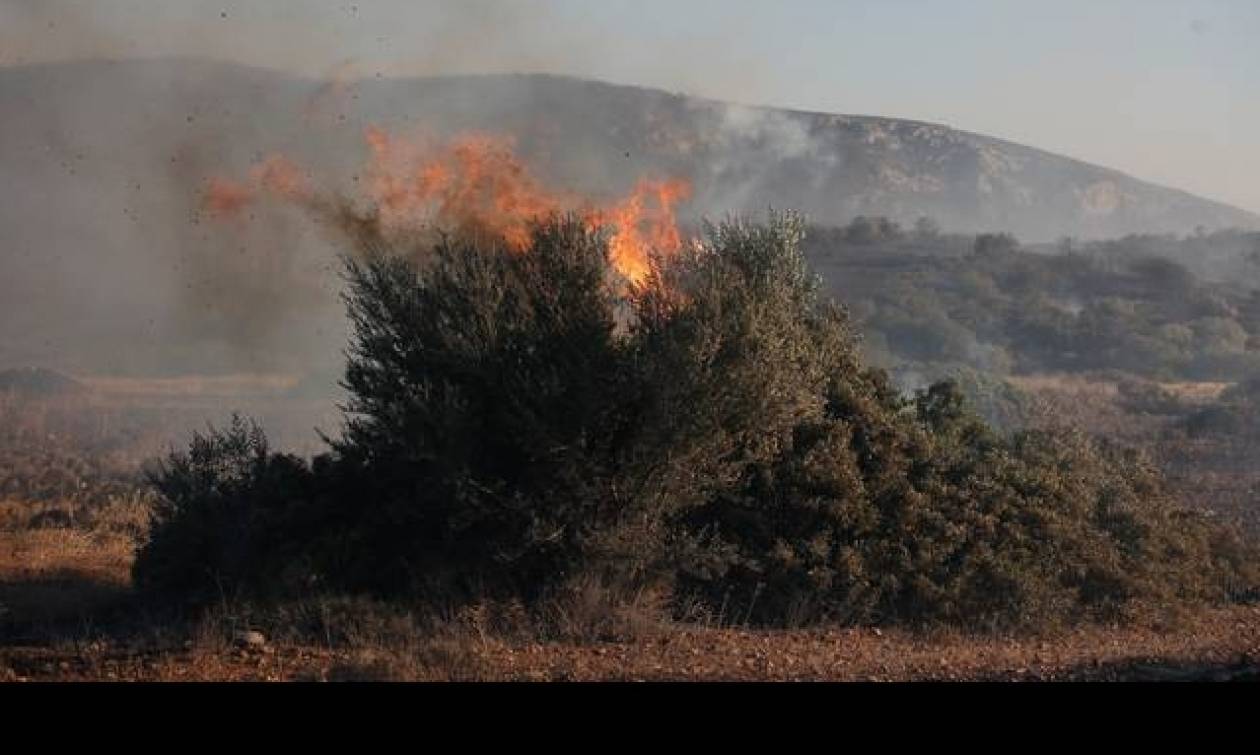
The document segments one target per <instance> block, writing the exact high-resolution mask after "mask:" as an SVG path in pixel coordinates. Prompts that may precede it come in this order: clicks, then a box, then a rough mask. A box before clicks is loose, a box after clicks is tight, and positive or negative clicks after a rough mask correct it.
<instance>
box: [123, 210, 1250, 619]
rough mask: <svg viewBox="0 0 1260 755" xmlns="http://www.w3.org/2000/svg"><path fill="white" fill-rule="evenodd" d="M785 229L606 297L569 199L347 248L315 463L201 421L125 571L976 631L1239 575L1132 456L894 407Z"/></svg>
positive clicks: (932, 406)
mask: <svg viewBox="0 0 1260 755" xmlns="http://www.w3.org/2000/svg"><path fill="white" fill-rule="evenodd" d="M802 234H803V226H802V224H801V222H800V220H799V219H798V218H797V217H796V216H794V215H791V214H784V215H779V214H774V215H772V216H771V218H770V221H769V223H767V224H753V223H747V222H742V221H732V222H727V223H723V224H722V225H720V226H717V227H714V228H710V229H709V231H708V236H707V241H706V242H705V243H703V244H699V245H696V246H695V247H694V248H689V249H687V250H686V251H684V252H682V253H681V254H679V255H678V256H676V257H675V258H673V259H671V260H669V261H668V262H665V263H661V264H658V265H657V266H656V267H655V268H654V271H653V274H652V275H651V276H650V278H649V279H648V280H647V281H646V282H644V283H643V284H642V285H639V286H633V287H630V288H629V289H627V287H626V285H625V283H624V281H621V280H620V279H619V278H618V277H617V276H616V274H615V273H614V272H613V271H612V269H611V267H610V265H609V263H608V256H607V247H606V244H605V241H604V238H603V236H602V235H601V234H599V233H596V232H592V231H590V230H588V229H586V228H585V227H584V226H583V225H582V224H581V223H579V222H577V221H575V220H572V219H557V220H553V221H549V222H546V223H542V224H540V225H539V226H538V227H537V229H536V231H535V234H534V237H533V243H532V244H531V245H530V248H529V250H528V251H527V252H525V253H517V252H512V251H509V250H507V249H505V248H502V247H500V246H496V245H493V244H489V245H487V244H484V243H482V244H475V243H472V242H469V241H467V240H461V239H445V240H443V241H441V242H440V243H438V244H437V245H436V248H435V249H433V251H432V253H431V254H427V255H418V254H415V253H414V252H415V250H408V251H409V253H406V254H387V253H381V252H373V253H370V254H367V255H366V256H365V257H363V258H360V259H356V260H352V261H349V262H348V263H347V271H348V278H349V293H348V296H347V300H348V304H349V312H350V318H351V322H352V325H353V331H354V338H353V343H352V346H351V349H350V352H349V364H348V367H347V372H346V378H345V385H346V387H347V388H348V389H349V391H350V393H351V396H352V398H351V401H350V403H349V405H348V406H347V417H346V426H345V431H344V433H343V434H342V436H341V437H340V438H338V439H336V440H334V441H332V451H331V453H330V454H328V455H326V456H324V457H321V458H319V459H317V460H316V461H315V463H314V464H313V465H311V466H310V467H307V466H306V465H304V464H302V463H301V462H300V461H298V460H296V459H293V458H291V457H287V456H282V455H274V454H270V453H269V452H268V451H267V449H266V445H265V441H264V440H263V439H262V438H261V435H260V434H259V433H258V432H257V431H256V430H253V429H250V428H247V427H245V426H244V425H241V424H239V423H238V424H237V425H234V426H233V428H232V429H231V431H230V432H228V433H226V434H212V435H211V436H209V437H199V438H198V440H197V441H196V442H194V444H193V447H192V448H191V449H190V451H189V453H188V454H186V455H176V456H174V457H173V458H172V460H171V461H170V462H169V465H168V467H167V468H166V469H165V470H163V471H162V473H161V474H159V475H158V476H157V477H156V484H157V486H158V488H159V490H160V491H161V493H162V495H163V497H164V500H165V507H164V508H163V509H162V511H161V512H160V515H159V519H158V522H157V525H156V526H155V529H154V534H153V538H152V540H151V542H150V543H149V544H148V545H147V546H146V548H145V550H144V551H143V552H142V553H141V557H140V559H139V561H138V562H137V567H136V569H137V578H138V581H139V582H140V583H141V584H145V585H150V586H154V587H166V588H172V589H179V590H181V591H184V592H193V593H202V594H204V593H207V592H211V591H212V589H213V590H223V589H233V590H235V589H238V588H239V589H243V590H247V591H251V592H255V593H268V592H276V591H281V592H283V591H286V590H287V591H291V590H294V589H300V588H301V587H302V586H303V585H308V584H312V583H314V584H318V585H322V586H332V587H336V588H338V589H342V590H351V591H356V592H371V593H377V594H382V595H392V596H405V597H408V598H410V599H421V600H430V601H432V600H441V601H452V600H453V601H462V600H466V599H472V598H484V597H493V598H511V599H521V600H523V601H525V602H526V603H531V602H536V601H539V600H542V599H544V598H546V597H547V596H554V595H565V594H568V595H573V594H576V592H575V591H577V592H580V591H581V590H583V589H585V588H583V587H582V586H583V585H592V584H597V585H600V586H601V589H607V590H609V591H610V592H611V593H612V594H624V595H631V594H638V595H643V594H651V595H668V594H671V593H672V594H673V595H674V596H675V599H677V600H680V601H681V600H682V599H684V598H685V599H689V600H698V601H700V602H701V604H703V605H707V606H708V607H709V608H710V609H711V610H713V611H714V612H719V613H721V612H724V611H725V608H726V607H727V606H730V607H732V609H733V611H734V613H735V614H736V615H739V616H741V617H743V618H744V619H745V620H748V621H756V622H762V623H767V624H785V623H794V622H806V621H818V620H830V621H840V622H862V623H866V622H909V623H921V622H933V621H945V622H952V623H960V624H975V623H977V622H980V623H984V624H987V625H995V626H996V625H1018V624H1034V623H1036V624H1041V623H1044V622H1046V621H1052V620H1065V619H1074V618H1088V617H1096V616H1112V615H1116V614H1117V613H1118V612H1121V611H1122V610H1123V609H1124V608H1125V607H1126V606H1128V605H1130V604H1132V603H1133V602H1134V601H1137V600H1172V599H1177V600H1181V599H1188V600H1208V599H1221V598H1225V597H1227V596H1228V594H1229V592H1230V591H1231V590H1235V589H1236V588H1237V586H1238V585H1240V584H1245V583H1247V582H1248V580H1250V579H1251V578H1252V576H1253V575H1252V573H1251V572H1249V571H1248V569H1250V568H1251V567H1252V562H1251V561H1250V560H1249V558H1250V557H1249V556H1248V555H1247V553H1248V552H1247V551H1246V550H1245V549H1244V548H1242V546H1240V545H1238V544H1237V543H1235V542H1233V541H1231V540H1230V539H1229V536H1228V535H1227V533H1224V532H1223V531H1222V530H1219V529H1217V528H1215V527H1213V526H1211V525H1209V524H1207V523H1205V522H1200V521H1198V520H1196V519H1194V518H1193V517H1190V516H1189V515H1186V514H1182V513H1180V512H1177V511H1176V510H1175V509H1174V508H1173V507H1172V505H1171V503H1170V502H1169V501H1167V500H1166V496H1165V495H1164V494H1163V492H1162V488H1161V485H1160V482H1159V477H1158V475H1157V474H1156V473H1155V471H1154V470H1153V469H1151V468H1150V467H1149V465H1146V464H1145V463H1143V462H1142V460H1141V459H1138V458H1136V457H1131V456H1128V455H1125V454H1123V453H1121V452H1118V451H1114V450H1111V449H1108V448H1105V447H1100V446H1098V445H1097V444H1095V443H1093V442H1091V441H1089V440H1087V439H1084V438H1081V437H1078V436H1075V435H1071V434H1055V433H1045V432H1038V433H1023V434H1019V435H1015V436H1013V437H1006V436H1003V435H1000V434H998V433H996V432H994V431H992V430H991V429H990V428H989V427H988V426H986V425H985V424H984V423H983V422H982V421H981V420H979V419H978V418H976V416H975V415H974V414H972V412H971V411H970V410H969V409H968V408H967V407H966V406H965V404H964V402H963V399H962V396H961V393H960V392H959V390H958V388H957V386H956V385H954V384H952V383H941V384H936V385H933V386H932V387H930V388H928V389H927V390H926V391H924V392H922V393H921V394H919V395H918V396H917V397H914V398H911V399H907V398H905V397H903V396H902V395H901V394H900V393H899V392H898V391H896V390H895V389H894V388H893V386H892V385H891V383H890V382H889V380H888V378H887V376H886V375H885V374H884V373H883V372H882V371H878V370H872V369H869V368H867V367H866V366H865V365H863V364H862V362H861V359H860V358H859V357H858V351H857V343H858V342H857V338H856V336H855V334H854V333H853V331H852V329H851V328H850V325H849V321H848V317H847V315H846V313H845V312H844V311H843V310H842V309H841V308H839V307H837V306H836V305H834V304H831V303H828V302H826V301H824V300H823V298H822V297H821V296H820V294H819V284H818V281H817V280H816V279H815V277H814V276H813V275H812V274H811V273H810V272H809V270H808V266H807V265H806V263H805V258H804V256H803V254H802V252H801V241H802ZM417 260H418V261H417ZM224 585H228V587H226V588H225V587H224ZM586 602H588V603H589V601H586Z"/></svg>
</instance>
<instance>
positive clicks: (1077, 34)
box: [0, 0, 1260, 212]
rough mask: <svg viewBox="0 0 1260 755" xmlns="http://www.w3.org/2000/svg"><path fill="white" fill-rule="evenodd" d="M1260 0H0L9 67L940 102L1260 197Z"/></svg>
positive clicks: (870, 111)
mask: <svg viewBox="0 0 1260 755" xmlns="http://www.w3.org/2000/svg"><path fill="white" fill-rule="evenodd" d="M1258 40H1260V1H1258V0H1201V1H1199V2H1191V1H1190V0H1184V1H1181V2H1174V1H1173V0H1092V1H1085V0H1037V1H1033V0H878V1H874V0H872V1H867V0H852V1H846V0H777V1H776V2H766V1H765V0H761V1H760V2H755V1H754V2H748V1H744V0H726V1H724V2H719V1H717V0H672V1H670V0H665V1H661V0H597V1H591V0H587V1H585V2H584V1H582V0H553V1H550V2H544V1H542V0H538V1H535V2H530V1H528V0H518V1H517V2H508V1H507V0H502V1H499V0H450V1H449V2H437V1H429V0H360V1H359V2H334V1H333V0H218V1H217V2H209V1H207V0H0V66H4V65H22V64H30V63H41V62H50V61H60V60H77V59H99V58H107V59H119V58H139V57H145V58H149V57H162V56H197V57H209V58H215V59H219V60H226V61H234V62H239V63H246V64H251V65H257V66H264V67H269V68H276V69H281V70H286V71H290V72H295V73H301V74H305V75H310V76H316V77H331V76H337V77H342V78H345V77H353V76H356V75H360V76H371V75H375V74H377V73H380V74H382V75H387V76H407V75H440V74H448V73H493V72H545V73H556V74H566V75H573V76H581V77H586V78H594V79H600V80H604V81H611V82H616V83H624V84H637V85H642V86H652V87H659V88H662V89H666V90H669V91H673V92H682V93H687V94H694V95H700V96H707V97H712V98H717V99H724V100H731V101H736V102H742V103H748V104H764V105H775V106H784V107H792V108H798V109H804V110H818V111H827V112H839V113H851V114H865V115H884V116H890V117H899V118H911V119H916V120H923V121H931V122H936V123H943V124H946V125H949V126H953V127H956V128H961V129H965V130H968V131H974V132H978V133H983V134H987V135H990V136H996V137H1000V138H1004V139H1009V140H1011V141H1015V142H1019V143H1022V144H1026V145H1029V146H1033V147H1038V148H1041V149H1044V150H1048V151H1050V152H1056V153H1059V154H1064V155H1068V156H1070V157H1075V158H1078V159H1081V160H1085V161H1087V162H1092V163H1097V164H1100V165H1105V166H1108V167H1112V168H1116V169H1119V170H1122V171H1124V172H1126V173H1130V174H1132V175H1134V176H1136V177H1138V178H1141V179H1144V180H1148V181H1153V182H1155V183H1159V184H1164V185H1168V186H1174V187H1176V188H1181V189H1185V190H1187V191H1190V192H1193V193H1195V194H1199V195H1201V196H1205V197H1208V198H1212V199H1217V200H1220V201H1224V202H1228V203H1231V204H1234V205H1237V206H1239V207H1243V208H1246V209H1249V210H1252V211H1255V212H1260V97H1257V96H1256V95H1257V93H1260V43H1258Z"/></svg>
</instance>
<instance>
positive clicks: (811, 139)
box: [0, 59, 1260, 374]
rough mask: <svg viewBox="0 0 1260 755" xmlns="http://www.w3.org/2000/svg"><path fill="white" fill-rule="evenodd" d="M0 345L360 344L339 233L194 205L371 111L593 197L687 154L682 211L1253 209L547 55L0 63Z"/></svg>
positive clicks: (195, 365)
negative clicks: (462, 138)
mask: <svg viewBox="0 0 1260 755" xmlns="http://www.w3.org/2000/svg"><path fill="white" fill-rule="evenodd" d="M0 108H2V109H3V112H4V113H5V118H4V119H3V121H2V122H0V186H4V187H5V190H4V192H3V202H0V255H2V257H0V259H3V263H2V264H3V275H0V366H7V365H20V364H30V363H47V364H53V365H54V366H56V367H58V368H61V369H66V370H70V371H90V372H109V373H124V374H125V373H154V372H167V373H172V372H173V373H179V372H187V371H205V370H214V371H220V372H224V371H236V372H265V371H268V370H280V369H286V368H290V367H292V366H293V365H302V366H304V367H309V366H311V365H314V368H315V369H316V370H319V369H321V368H326V367H328V366H329V365H324V364H322V362H321V361H320V360H321V356H320V355H324V354H329V353H335V350H334V349H329V348H328V347H329V345H330V344H337V343H341V342H343V341H344V324H343V322H342V317H341V308H340V304H339V302H338V301H337V298H336V293H335V292H336V290H337V289H338V287H339V281H338V280H337V279H336V276H335V274H332V273H331V272H330V265H331V262H332V256H331V252H332V249H330V248H329V244H328V241H327V240H326V239H324V238H322V237H321V236H320V235H319V233H318V232H317V231H316V230H315V229H313V228H311V227H310V224H309V223H306V222H304V220H303V219H301V218H298V217H296V216H294V215H293V214H292V213H290V214H287V215H286V214H284V213H274V214H272V215H274V216H270V215H269V216H268V217H259V218H255V219H253V221H252V222H251V223H250V224H249V225H248V228H246V229H245V231H243V232H242V233H240V234H226V233H223V232H222V229H219V228H215V227H212V226H210V225H209V224H207V223H206V222H205V221H204V218H202V217H201V215H200V214H199V212H198V209H199V198H200V196H201V192H202V191H203V189H204V187H205V182H206V181H207V180H208V179H209V178H210V177H212V176H215V175H224V174H225V175H241V174H244V173H245V172H246V171H248V169H249V166H250V165H251V164H252V163H254V162H255V161H256V160H258V159H259V158H260V157H261V156H262V155H265V154H268V153H270V152H273V151H282V152H284V153H286V154H289V155H292V156H293V157H294V158H296V159H298V160H300V161H301V162H302V163H303V164H306V165H310V166H312V167H313V168H315V169H316V170H317V171H318V172H319V173H320V175H321V176H326V177H327V178H326V180H328V181H330V182H332V183H334V184H336V185H337V186H340V187H343V188H349V187H352V186H353V183H354V181H355V178H356V175H355V170H356V169H357V167H358V166H359V164H360V162H361V160H362V159H363V156H364V154H365V149H366V148H365V146H364V143H363V129H364V127H366V126H367V125H370V124H377V125H381V126H383V127H385V128H387V129H389V130H391V131H393V132H397V133H400V134H415V133H425V134H430V135H437V136H442V135H449V134H451V133H454V132H458V131H464V130H469V129H479V130H492V131H495V132H507V133H509V134H511V135H512V136H513V137H514V138H515V141H516V143H517V147H518V151H519V152H520V153H521V154H522V155H523V156H524V158H525V159H526V160H527V161H528V162H529V164H530V165H531V166H532V167H534V168H536V169H537V170H538V171H539V172H540V173H541V174H542V175H543V176H544V177H545V178H546V179H548V180H550V181H553V182H555V183H556V184H557V185H559V186H565V187H570V188H572V189H574V190H576V191H580V192H583V193H587V194H590V195H601V194H610V193H620V192H624V191H625V190H626V188H627V187H628V186H629V185H630V184H632V183H633V182H634V181H635V180H636V179H637V178H638V177H640V176H642V175H650V174H668V175H681V176H684V177H687V178H689V179H690V180H691V181H692V182H693V184H694V186H695V197H694V200H693V201H692V202H691V204H690V205H689V207H688V208H687V209H688V212H689V217H691V218H692V219H695V218H697V217H699V216H702V215H710V216H713V215H721V214H724V213H727V212H740V211H761V210H763V209H764V208H765V207H766V206H767V205H774V206H778V207H793V208H797V209H800V210H802V211H804V212H805V213H807V214H808V215H809V216H810V217H811V219H812V220H813V221H814V222H817V223H824V224H839V223H844V222H847V221H848V220H850V219H851V218H853V217H854V216H855V215H860V214H866V215H886V216H889V217H892V218H894V219H900V220H902V221H903V222H906V223H909V222H911V221H912V220H913V219H914V218H916V217H918V216H920V215H930V216H932V217H933V218H935V219H936V220H938V221H939V222H940V223H941V224H942V225H944V226H945V227H946V228H949V229H950V230H954V231H959V232H970V231H980V230H1003V231H1010V232H1013V233H1015V234H1017V235H1019V236H1020V237H1021V238H1022V239H1025V240H1030V241H1035V240H1048V239H1053V238H1055V237H1057V236H1060V235H1072V236H1076V237H1081V238H1091V237H1102V236H1114V235H1121V234H1126V233H1131V232H1150V233H1165V232H1188V231H1190V230H1192V229H1194V228H1195V227H1197V226H1203V227H1206V228H1221V227H1227V226H1239V227H1260V218H1258V217H1257V216H1256V215H1253V214H1251V213H1248V212H1245V211H1242V210H1238V209H1236V208H1232V207H1228V206H1226V205H1222V204H1219V203H1215V202H1210V201H1208V200H1204V199H1200V198H1197V197H1194V196H1192V195H1189V194H1186V193H1184V192H1180V191H1176V190H1173V189H1167V188H1162V187H1158V186H1154V185H1151V184H1147V183H1144V182H1141V181H1138V180H1136V179H1134V178H1131V177H1128V176H1126V175H1123V174H1121V173H1118V172H1116V171H1112V170H1109V169H1106V168H1102V167H1098V166H1094V165H1089V164H1086V163H1082V162H1079V161H1075V160H1070V159H1067V158H1064V157H1059V156H1056V155H1051V154H1048V153H1046V152H1042V151H1039V150H1036V149H1033V148H1030V147H1025V146H1021V145H1017V144H1013V143H1010V142H1005V141H1002V140H999V139H994V138H990V137H987V136H982V135H978V134H973V133H968V132H965V131H959V130H955V129H952V128H949V127H946V126H942V125H935V124H929V123H920V122H914V121H905V120H894V119H888V118H880V117H872V116H855V115H837V114H827V113H809V112H799V111H787V110H777V109H770V108H755V107H746V106H736V105H729V104H725V103H720V102H714V101H710V100H703V99H697V98H692V97H686V96H681V95H675V94H670V93H666V92H662V91H657V90H650V89H642V88H636V87H627V86H614V85H609V84H602V83H597V82H591V81H582V80H576V79H568V78H558V77H552V76H531V75H503V76H477V77H444V78H424V79H384V78H375V77H373V78H367V79H363V80H339V81H332V82H320V81H314V80H310V79H304V78H301V77H296V76H292V75H288V74H283V73H278V72H274V71H268V70H262V69H256V68H248V67H242V66H236V65H229V64H222V63H214V62H208V61H203V60H187V59H173V60H156V61H153V60H151V61H127V62H83V63H65V64H50V65H40V66H28V67H13V68H6V69H2V70H0Z"/></svg>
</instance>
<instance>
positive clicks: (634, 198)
mask: <svg viewBox="0 0 1260 755" xmlns="http://www.w3.org/2000/svg"><path fill="white" fill-rule="evenodd" d="M364 136H365V139H366V140H367V144H368V148H369V151H370V160H369V163H368V165H367V166H366V168H365V169H364V171H363V173H364V176H365V177H366V179H367V181H366V185H367V189H366V191H367V195H368V196H367V198H368V199H369V200H370V201H371V202H372V203H373V204H374V205H375V206H376V208H377V211H378V213H379V221H380V223H381V227H382V229H383V230H385V231H387V232H403V231H407V230H412V229H417V228H424V227H427V226H429V225H437V226H440V227H445V228H451V229H454V230H457V231H462V232H474V233H485V234H488V235H492V236H494V237H497V238H502V239H504V240H505V241H506V242H507V244H508V245H509V246H510V247H511V248H513V249H516V250H524V249H525V248H526V247H527V246H528V245H529V241H530V225H531V223H532V222H533V221H535V220H536V219H538V218H541V217H545V216H547V215H551V214H553V213H559V212H564V211H574V212H578V213H579V214H580V215H581V217H582V218H584V220H585V221H586V222H587V223H588V224H589V225H590V227H592V228H595V227H608V228H609V229H610V237H609V257H610V261H611V262H612V264H613V266H614V267H615V268H616V269H617V270H618V272H620V273H621V274H622V275H623V276H625V277H626V278H627V279H628V280H630V281H631V282H635V283H638V282H641V281H642V280H643V278H644V277H645V276H646V275H647V273H648V271H649V267H650V255H651V254H652V253H653V252H656V253H658V254H665V255H668V254H672V253H675V252H677V251H678V250H679V249H681V248H682V236H681V234H680V233H679V231H678V226H677V218H676V208H677V206H678V204H679V203H680V202H683V201H685V200H686V199H688V198H689V197H690V195H691V184H690V183H689V182H687V181H685V180H681V179H670V180H664V181H657V180H647V179H644V180H640V181H639V182H638V184H637V185H636V186H635V189H634V191H633V192H632V193H631V194H630V195H629V196H628V197H626V198H624V199H622V200H620V201H619V202H615V203H613V204H612V205H610V206H608V207H594V206H592V205H591V203H590V202H589V201H586V200H583V199H582V198H581V197H579V196H577V195H574V194H571V193H566V192H562V191H556V190H553V189H550V188H548V187H547V186H545V185H544V184H543V183H542V182H541V181H540V180H539V179H538V178H536V177H535V176H534V175H533V174H532V173H531V172H530V171H529V169H528V168H527V167H526V165H525V164H524V163H523V162H522V161H521V160H520V158H519V157H517V155H516V153H515V152H514V151H513V144H512V141H511V140H510V139H506V138H502V137H495V136H490V135H485V134H465V135H462V136H459V137H457V138H455V139H454V140H452V141H451V142H450V143H449V144H446V145H444V146H441V147H439V148H436V149H422V148H420V147H419V146H418V145H416V144H414V143H412V142H408V141H403V140H398V139H395V138H394V137H392V136H390V135H389V134H388V133H386V132H385V131H384V130H382V129H380V128H376V127H369V128H368V129H367V130H366V132H365V134H364ZM264 193H265V194H270V195H274V196H278V197H280V198H282V199H285V200H288V201H292V202H297V203H299V204H305V205H308V206H310V205H315V204H317V203H318V198H317V197H316V195H315V192H314V190H313V188H312V185H311V182H310V180H309V179H308V178H307V176H306V175H305V174H304V173H303V172H302V171H301V170H300V169H299V168H298V167H297V166H296V165H295V164H294V163H293V162H292V161H290V160H288V159H287V158H284V157H271V158H268V159H267V160H266V161H264V162H263V163H262V164H260V165H258V166H255V168H254V169H253V170H252V171H251V173H250V181H249V184H248V185H242V184H238V183H233V182H230V181H224V180H222V179H216V180H214V181H212V182H211V183H210V186H209V187H208V189H207V192H206V195H205V197H204V202H205V206H206V207H207V209H208V210H210V211H211V212H212V213H213V214H215V215H218V216H230V215H232V214H235V213H238V212H240V210H241V209H242V208H243V207H244V206H245V205H247V204H249V203H250V202H252V201H254V200H255V199H256V198H257V197H258V196H259V195H260V194H264Z"/></svg>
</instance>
